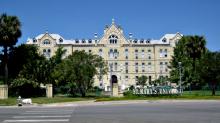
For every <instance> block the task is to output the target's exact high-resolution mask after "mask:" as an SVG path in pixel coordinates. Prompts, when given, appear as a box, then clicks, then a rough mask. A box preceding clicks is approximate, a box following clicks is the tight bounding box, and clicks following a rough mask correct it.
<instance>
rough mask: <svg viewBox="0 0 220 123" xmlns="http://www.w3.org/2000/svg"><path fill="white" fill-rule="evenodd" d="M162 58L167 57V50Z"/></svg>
mask: <svg viewBox="0 0 220 123" xmlns="http://www.w3.org/2000/svg"><path fill="white" fill-rule="evenodd" d="M164 57H167V49H165V50H164Z"/></svg>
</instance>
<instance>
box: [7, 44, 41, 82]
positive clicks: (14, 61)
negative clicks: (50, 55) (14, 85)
mask: <svg viewBox="0 0 220 123" xmlns="http://www.w3.org/2000/svg"><path fill="white" fill-rule="evenodd" d="M41 57H42V56H40V55H39V53H38V48H37V46H35V45H26V44H21V45H19V46H17V47H13V48H11V49H10V52H9V59H8V65H9V67H8V70H9V78H11V79H14V78H16V77H17V76H18V74H19V72H20V71H21V70H22V69H23V67H24V65H26V64H28V63H31V62H32V61H36V60H38V59H40V58H41Z"/></svg>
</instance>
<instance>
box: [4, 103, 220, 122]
mask: <svg viewBox="0 0 220 123" xmlns="http://www.w3.org/2000/svg"><path fill="white" fill-rule="evenodd" d="M0 122H2V123H13V122H20V123H25V122H30V123H33V122H40V123H220V101H146V102H141V103H134V102H132V103H104V104H103V103H93V104H76V105H68V106H40V107H38V106H37V107H0Z"/></svg>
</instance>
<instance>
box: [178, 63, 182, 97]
mask: <svg viewBox="0 0 220 123" xmlns="http://www.w3.org/2000/svg"><path fill="white" fill-rule="evenodd" d="M178 65H179V74H180V76H179V77H180V81H179V93H180V94H181V93H182V85H181V84H182V73H181V68H182V62H178Z"/></svg>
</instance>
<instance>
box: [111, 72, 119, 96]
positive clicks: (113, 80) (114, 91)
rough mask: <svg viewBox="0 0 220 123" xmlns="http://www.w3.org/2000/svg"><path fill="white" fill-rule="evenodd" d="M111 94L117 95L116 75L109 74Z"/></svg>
mask: <svg viewBox="0 0 220 123" xmlns="http://www.w3.org/2000/svg"><path fill="white" fill-rule="evenodd" d="M111 85H112V96H113V97H118V78H117V76H116V75H112V76H111Z"/></svg>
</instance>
